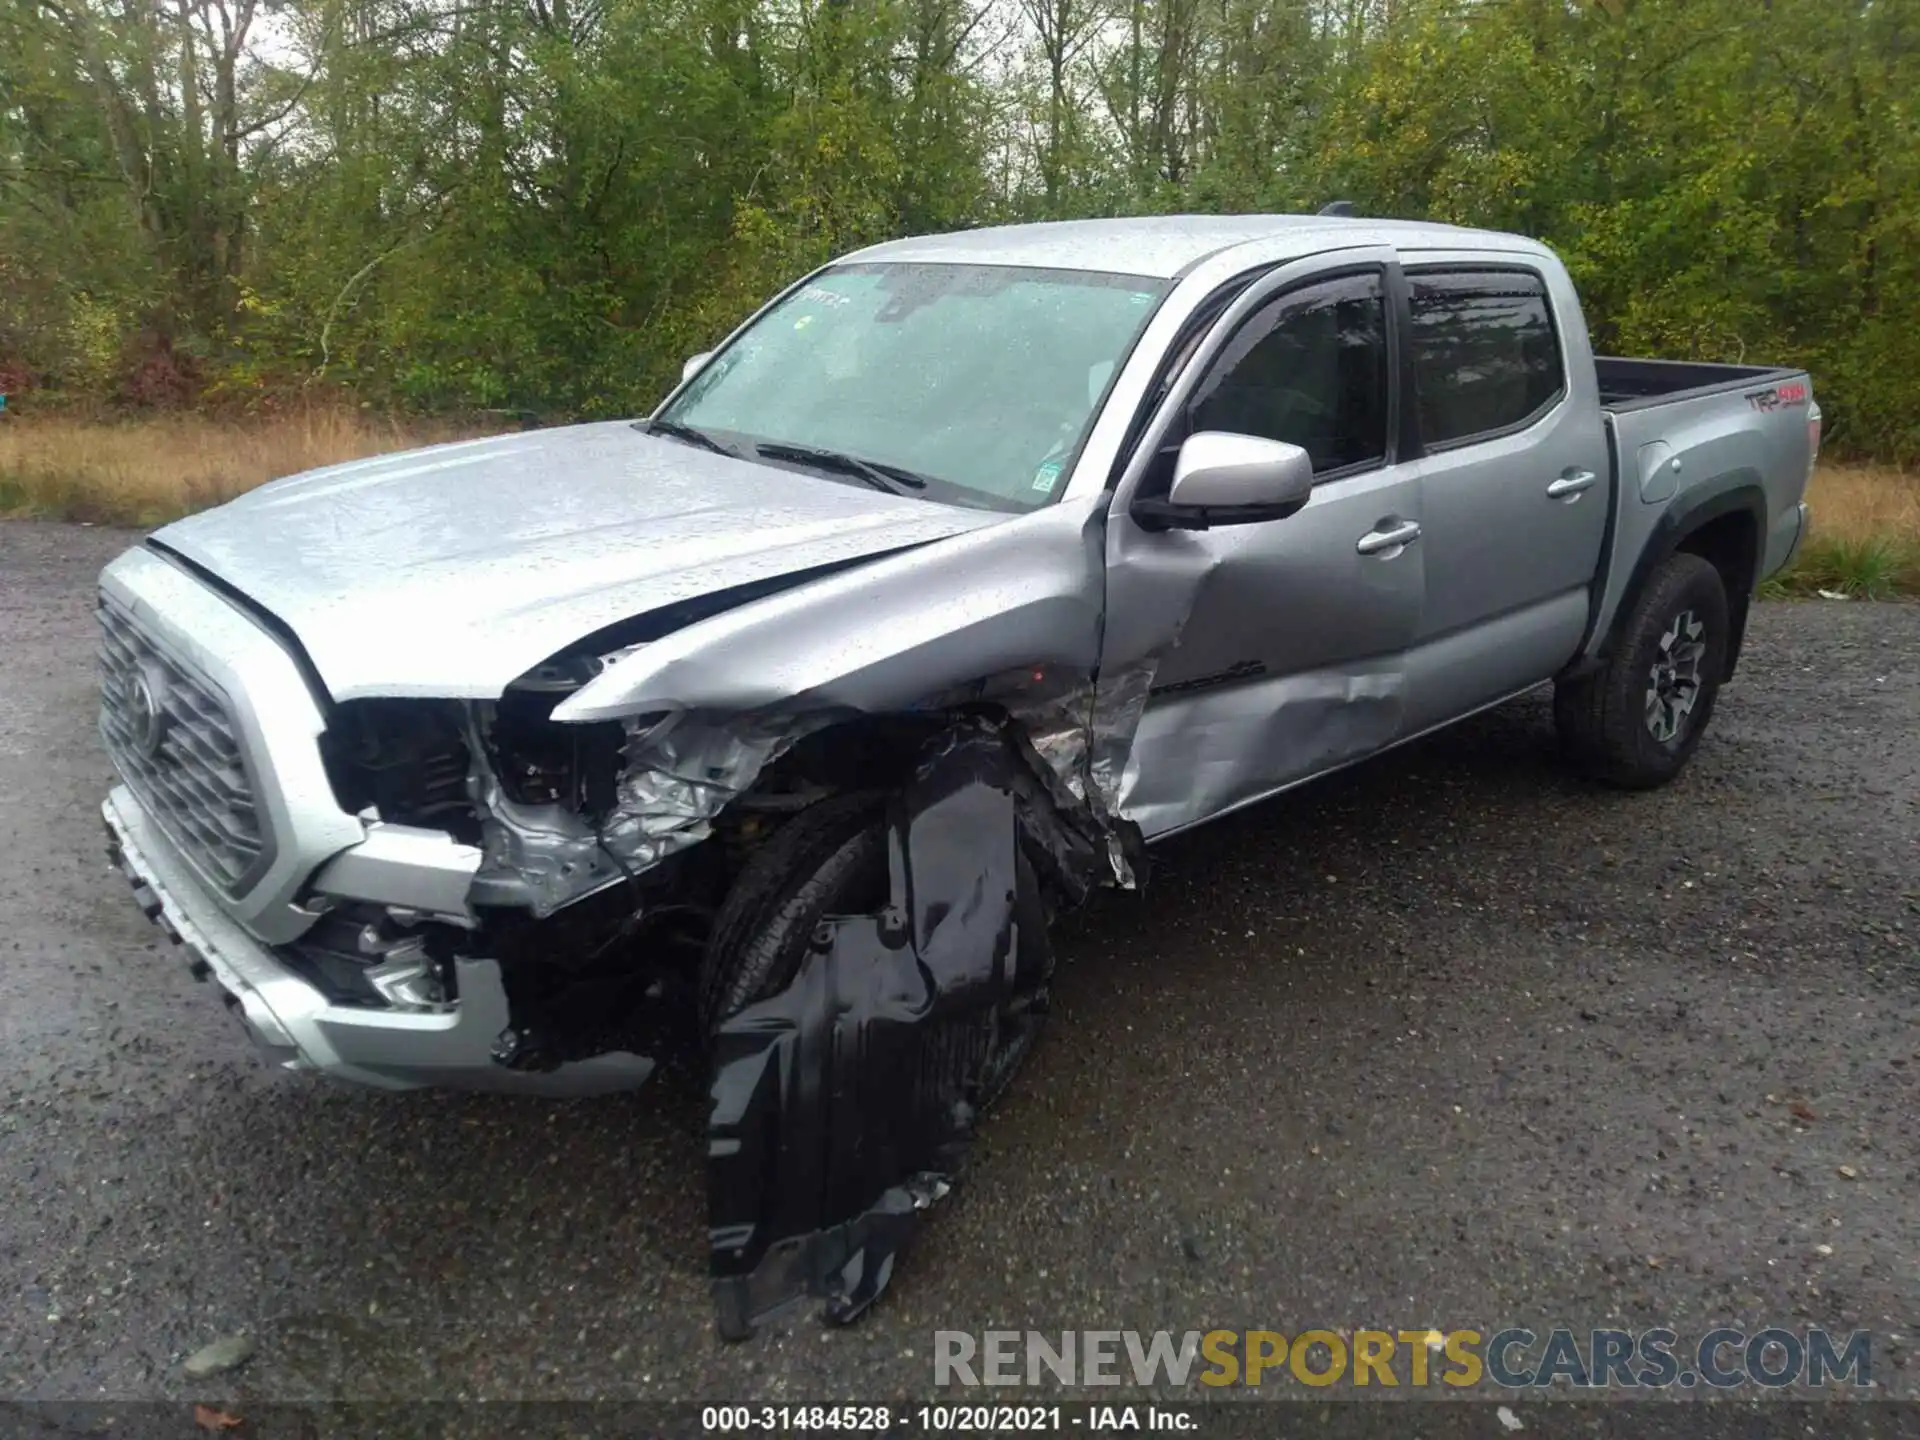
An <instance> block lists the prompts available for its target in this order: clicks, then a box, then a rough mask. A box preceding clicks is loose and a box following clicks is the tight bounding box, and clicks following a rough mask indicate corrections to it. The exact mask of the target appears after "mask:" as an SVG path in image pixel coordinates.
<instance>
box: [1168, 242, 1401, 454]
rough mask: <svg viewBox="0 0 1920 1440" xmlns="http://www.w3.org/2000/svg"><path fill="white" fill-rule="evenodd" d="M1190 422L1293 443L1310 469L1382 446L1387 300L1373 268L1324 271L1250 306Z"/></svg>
mask: <svg viewBox="0 0 1920 1440" xmlns="http://www.w3.org/2000/svg"><path fill="white" fill-rule="evenodd" d="M1189 417H1190V418H1189V428H1190V429H1191V430H1195V431H1198V430H1225V431H1228V432H1229V433H1231V434H1234V435H1257V436H1260V437H1262V438H1263V439H1267V440H1284V441H1286V442H1287V443H1288V444H1291V445H1298V446H1299V447H1300V448H1301V449H1303V450H1305V451H1306V452H1307V453H1308V454H1309V455H1311V456H1312V457H1313V469H1314V473H1315V474H1320V473H1322V472H1325V471H1329V470H1344V469H1346V468H1347V467H1348V466H1353V465H1366V464H1374V463H1378V462H1379V461H1380V460H1382V459H1384V458H1385V457H1386V453H1387V320H1386V303H1385V300H1384V298H1383V292H1382V290H1381V285H1380V278H1379V277H1378V276H1376V275H1355V276H1352V277H1349V278H1347V279H1342V280H1329V281H1326V282H1324V283H1322V284H1318V285H1310V286H1308V287H1306V288H1305V289H1302V290H1295V291H1292V292H1291V293H1289V294H1287V295H1283V296H1281V297H1280V298H1279V299H1278V300H1276V301H1274V302H1273V304H1271V305H1269V306H1267V307H1266V308H1265V309H1264V310H1260V311H1258V312H1256V313H1255V314H1254V315H1253V316H1252V317H1251V318H1250V319H1249V320H1248V321H1247V322H1246V323H1245V324H1244V325H1242V326H1241V327H1240V329H1239V330H1238V331H1237V332H1236V333H1235V334H1234V336H1233V338H1232V339H1231V340H1230V341H1228V342H1227V348H1226V349H1225V350H1224V351H1222V352H1221V355H1220V358H1219V359H1218V360H1216V361H1215V362H1214V365H1213V369H1212V371H1211V372H1210V373H1209V374H1208V376H1207V378H1206V379H1205V380H1204V381H1202V382H1201V385H1200V388H1199V390H1198V391H1197V392H1196V393H1195V395H1194V400H1193V404H1192V406H1191V407H1190V410H1189Z"/></svg>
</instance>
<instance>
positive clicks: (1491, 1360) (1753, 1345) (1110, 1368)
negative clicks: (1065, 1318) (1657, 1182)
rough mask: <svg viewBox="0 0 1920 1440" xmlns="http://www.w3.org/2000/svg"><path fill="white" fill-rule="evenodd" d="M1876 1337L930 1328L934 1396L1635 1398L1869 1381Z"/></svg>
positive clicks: (1767, 1332) (1812, 1332) (1811, 1331)
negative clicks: (1599, 1394)
mask: <svg viewBox="0 0 1920 1440" xmlns="http://www.w3.org/2000/svg"><path fill="white" fill-rule="evenodd" d="M1872 1348H1873V1347H1872V1336H1871V1334H1870V1333H1869V1332H1867V1331H1864V1330H1855V1331H1851V1332H1849V1333H1848V1334H1847V1335H1845V1336H1844V1337H1840V1336H1836V1335H1833V1334H1831V1333H1829V1332H1828V1331H1826V1330H1823V1329H1819V1328H1817V1327H1816V1328H1808V1329H1803V1330H1788V1329H1784V1328H1781V1327H1767V1328H1764V1329H1760V1330H1755V1331H1752V1332H1748V1331H1745V1330H1736V1329H1731V1328H1726V1327H1722V1328H1719V1329H1714V1330H1709V1331H1707V1332H1706V1333H1704V1334H1702V1335H1701V1336H1699V1337H1698V1338H1697V1339H1694V1340H1682V1338H1681V1337H1680V1336H1679V1335H1678V1334H1677V1333H1676V1332H1675V1331H1672V1330H1668V1329H1660V1328H1656V1329H1651V1330H1643V1331H1641V1332H1640V1333H1639V1334H1637V1335H1636V1334H1634V1333H1633V1332H1632V1331H1630V1330H1584V1331H1575V1330H1569V1329H1557V1330H1548V1331H1544V1332H1535V1331H1533V1330H1528V1329H1521V1328H1511V1329H1506V1330H1497V1331H1494V1332H1492V1333H1491V1334H1485V1333H1483V1332H1481V1331H1479V1330H1367V1329H1357V1330H1352V1331H1334V1330H1302V1331H1300V1332H1298V1333H1297V1334H1294V1335H1291V1336H1289V1335H1286V1334H1283V1333H1282V1332H1280V1331H1278V1330H1208V1331H1204V1332H1203V1331H1199V1330H1187V1331H1184V1332H1182V1333H1180V1334H1179V1335H1175V1334H1174V1333H1173V1332H1171V1331H1167V1330H1155V1331H1152V1332H1150V1333H1149V1332H1142V1331H1138V1330H1059V1331H1039V1330H1027V1331H1020V1330H984V1331H980V1332H978V1333H976V1332H973V1331H967V1330H936V1331H935V1332H934V1336H933V1379H934V1383H935V1384H936V1385H958V1386H978V1385H1036V1386H1037V1385H1053V1386H1060V1385H1067V1386H1083V1385H1126V1384H1134V1385H1139V1386H1143V1387H1144V1386H1149V1385H1175V1386H1180V1385H1191V1384H1200V1385H1207V1386H1215V1387H1218V1386H1223V1385H1282V1384H1298V1385H1312V1386H1322V1387H1324V1386H1328V1385H1340V1384H1347V1385H1354V1386H1382V1387H1394V1388H1398V1387H1402V1386H1410V1387H1414V1388H1420V1387H1423V1386H1434V1385H1444V1386H1451V1387H1454V1388H1456V1389H1466V1388H1471V1387H1473V1386H1480V1385H1493V1386H1500V1387H1502V1388H1505V1389H1509V1390H1522V1389H1544V1388H1547V1387H1550V1386H1555V1385H1559V1386H1565V1387H1568V1388H1572V1389H1580V1390H1587V1389H1598V1390H1639V1389H1666V1388H1668V1387H1678V1388H1681V1389H1692V1388H1694V1387H1696V1386H1704V1387H1707V1388H1709V1389H1713V1390H1729V1389H1734V1388H1737V1387H1740V1386H1745V1385H1757V1386H1762V1387H1766V1388H1769V1389H1774V1388H1779V1387H1782V1386H1788V1385H1805V1386H1813V1387H1819V1386H1826V1385H1830V1384H1836V1383H1837V1384H1844V1385H1850V1386H1855V1387H1861V1388H1864V1387H1867V1386H1871V1385H1872V1383H1873V1354H1872Z"/></svg>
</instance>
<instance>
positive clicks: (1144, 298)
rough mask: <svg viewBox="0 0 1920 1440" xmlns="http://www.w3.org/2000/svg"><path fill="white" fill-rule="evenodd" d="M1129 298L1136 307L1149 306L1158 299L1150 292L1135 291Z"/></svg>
mask: <svg viewBox="0 0 1920 1440" xmlns="http://www.w3.org/2000/svg"><path fill="white" fill-rule="evenodd" d="M1131 298H1132V300H1133V303H1134V304H1136V305H1151V304H1152V303H1153V302H1154V301H1156V300H1158V299H1159V298H1160V297H1159V296H1158V295H1157V294H1155V293H1154V292H1153V291H1151V290H1136V291H1134V292H1133V295H1132V297H1131Z"/></svg>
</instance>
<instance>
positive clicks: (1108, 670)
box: [1101, 261, 1426, 836]
mask: <svg viewBox="0 0 1920 1440" xmlns="http://www.w3.org/2000/svg"><path fill="white" fill-rule="evenodd" d="M1390 268H1391V267H1390V263H1389V262H1385V261H1382V262H1379V263H1359V264H1354V265H1351V266H1346V267H1342V269H1341V271H1340V272H1339V273H1332V272H1329V271H1327V270H1326V268H1325V267H1324V263H1323V265H1322V268H1321V270H1320V273H1318V274H1316V275H1310V276H1307V277H1303V278H1295V279H1292V280H1290V281H1289V280H1288V279H1286V278H1285V276H1284V275H1282V276H1280V277H1276V278H1275V279H1273V280H1270V281H1269V282H1267V283H1266V284H1264V285H1261V286H1256V287H1255V288H1254V289H1253V290H1251V291H1249V293H1247V294H1246V295H1243V296H1242V297H1241V298H1240V299H1239V300H1238V301H1236V302H1235V304H1234V305H1233V306H1232V307H1231V308H1230V309H1229V310H1228V312H1227V313H1226V315H1225V316H1224V317H1223V318H1222V319H1221V321H1220V322H1219V324H1218V325H1216V326H1215V327H1214V328H1213V330H1212V331H1211V332H1210V333H1209V334H1208V335H1207V336H1206V337H1205V339H1204V340H1203V341H1201V342H1200V345H1199V349H1198V351H1197V352H1196V357H1195V359H1194V361H1193V363H1192V364H1191V365H1190V366H1189V367H1188V373H1187V375H1186V376H1185V377H1184V378H1183V379H1182V380H1181V381H1180V382H1179V383H1177V384H1176V385H1175V387H1174V389H1173V391H1172V392H1171V394H1170V395H1169V398H1168V400H1167V402H1166V407H1165V408H1164V409H1163V413H1162V415H1161V416H1160V417H1158V419H1156V421H1155V423H1154V426H1153V427H1152V428H1150V429H1149V430H1148V432H1147V438H1146V442H1145V443H1147V444H1150V445H1152V446H1153V458H1152V460H1151V461H1150V462H1147V463H1145V464H1144V465H1140V466H1136V467H1135V468H1134V470H1133V471H1131V472H1130V473H1129V480H1128V483H1123V485H1122V486H1121V488H1120V490H1119V492H1118V494H1117V495H1116V497H1115V501H1114V505H1113V510H1112V514H1111V519H1110V522H1109V528H1108V542H1107V545H1108V549H1107V628H1106V638H1105V644H1104V648H1103V653H1102V658H1101V685H1102V689H1103V691H1106V692H1108V693H1109V694H1113V693H1124V692H1125V690H1126V688H1127V687H1128V686H1129V685H1130V684H1137V682H1138V681H1140V680H1142V679H1145V680H1146V681H1147V683H1148V685H1149V687H1150V688H1149V689H1148V694H1147V699H1146V709H1145V712H1144V714H1143V715H1142V716H1141V718H1140V721H1139V727H1138V730H1137V732H1136V733H1135V736H1134V740H1133V745H1132V750H1131V755H1130V757H1129V759H1128V762H1127V765H1126V769H1125V772H1124V778H1123V781H1122V784H1121V788H1120V808H1121V810H1122V812H1123V813H1124V814H1126V815H1127V816H1128V817H1129V818H1131V819H1133V820H1135V821H1137V822H1138V823H1139V824H1140V826H1141V828H1142V829H1143V830H1144V831H1145V832H1146V833H1147V834H1148V835H1149V836H1154V835H1159V834H1165V833H1167V832H1169V831H1172V830H1175V829H1179V828H1181V827H1182V826H1185V825H1190V824H1193V823H1195V822H1197V821H1200V820H1204V819H1207V818H1210V817H1211V816H1213V815H1217V814H1220V813H1221V812H1223V811H1226V810H1229V809H1232V808H1234V807H1235V806H1238V805H1241V804H1244V803H1246V802H1248V801H1250V800H1255V799H1258V798H1259V797H1261V796H1263V795H1267V794H1271V793H1272V792H1273V791H1275V790H1277V789H1280V788H1282V787H1284V786H1286V785H1288V784H1290V783H1292V782H1294V781H1297V780H1301V779H1304V778H1306V777H1307V776H1309V775H1313V774H1316V773H1319V772H1320V771H1323V770H1327V769H1330V768H1333V767H1334V766H1337V765H1340V764H1343V763H1346V762H1347V761H1350V760H1354V759H1357V758H1360V757H1361V756H1364V755H1367V754H1371V753H1372V752H1374V751H1376V750H1379V749H1381V748H1382V747H1384V746H1386V745H1389V744H1391V743H1392V742H1393V741H1394V740H1395V739H1397V738H1398V737H1399V735H1400V733H1401V731H1402V729H1403V725H1404V721H1405V707H1406V695H1405V691H1406V678H1405V652H1406V650H1407V648H1408V646H1409V645H1410V644H1411V643H1412V641H1413V638H1414V635H1415V633H1416V631H1417V629H1418V625H1419V618H1420V607H1421V601H1422V596H1423V595H1424V593H1425V588H1426V585H1425V576H1424V574H1423V571H1422V560H1421V548H1422V547H1421V545H1420V544H1419V542H1418V536H1419V526H1420V518H1421V502H1420V482H1419V478H1418V475H1417V474H1416V473H1415V472H1414V470H1413V469H1412V468H1411V467H1410V466H1405V465H1402V464H1400V463H1398V461H1397V457H1396V453H1395V450H1396V446H1395V437H1396V436H1397V434H1398V426H1397V424H1396V417H1397V406H1398V401H1399V397H1398V393H1397V392H1398V384H1397V378H1396V372H1397V369H1398V367H1397V366H1396V365H1395V364H1394V363H1393V357H1394V355H1395V353H1396V352H1395V349H1394V346H1395V344H1396V340H1395V336H1394V323H1395V322H1394V320H1393V317H1392V315H1391V313H1390V306H1389V304H1388V302H1387V294H1388V287H1387V280H1388V274H1389V272H1390ZM1202 430H1211V431H1226V432H1229V433H1233V434H1242V435H1255V436H1261V437H1265V438H1268V439H1274V440H1284V441H1287V442H1290V443H1292V444H1296V445H1299V446H1301V447H1303V448H1304V449H1305V450H1307V452H1308V453H1309V454H1310V455H1311V456H1312V457H1313V462H1314V471H1315V485H1314V491H1313V495H1312V497H1311V499H1310V500H1309V501H1308V503H1307V505H1306V507H1305V508H1304V509H1302V510H1300V511H1298V512H1297V513H1295V514H1293V515H1291V516H1289V517H1287V518H1286V519H1284V520H1274V521H1265V522H1259V523H1254V524H1245V525H1234V526H1222V527H1218V528H1215V529H1211V530H1203V531H1185V530H1167V531H1154V530H1149V529H1145V528H1142V527H1141V526H1140V525H1139V524H1137V523H1136V522H1135V521H1134V520H1133V519H1132V518H1131V516H1130V515H1129V513H1128V509H1127V507H1128V504H1129V502H1130V500H1131V499H1132V498H1133V497H1134V496H1136V495H1154V494H1164V493H1165V491H1166V488H1167V486H1168V484H1169V483H1170V481H1171V476H1172V470H1173V461H1174V458H1175V456H1176V455H1177V454H1178V451H1179V447H1180V443H1181V441H1183V440H1184V439H1185V438H1186V436H1188V435H1190V434H1194V433H1198V432H1199V431H1202ZM1149 671H1150V675H1149V673H1148V672H1149Z"/></svg>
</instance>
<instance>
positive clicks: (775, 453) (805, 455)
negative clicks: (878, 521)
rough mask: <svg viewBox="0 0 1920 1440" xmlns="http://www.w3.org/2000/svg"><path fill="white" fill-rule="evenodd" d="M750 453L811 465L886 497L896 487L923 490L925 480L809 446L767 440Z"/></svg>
mask: <svg viewBox="0 0 1920 1440" xmlns="http://www.w3.org/2000/svg"><path fill="white" fill-rule="evenodd" d="M753 450H754V453H755V454H756V455H758V456H760V458H761V459H763V460H791V461H793V462H794V463H795V464H796V465H814V466H817V467H819V468H820V469H822V470H835V471H838V472H839V473H840V474H842V475H852V476H854V477H855V478H856V479H860V480H864V481H866V482H867V483H868V484H869V485H871V486H873V488H874V489H876V490H884V491H886V492H887V493H888V494H889V495H898V494H899V493H900V487H901V486H903V485H904V486H906V488H907V489H909V490H924V489H926V488H927V481H926V477H925V476H923V475H916V474H914V473H913V471H911V470H903V469H902V468H901V467H900V466H898V465H889V464H887V463H886V462H885V461H882V460H862V459H861V458H860V457H859V456H858V455H848V454H844V453H843V452H841V451H839V450H819V449H815V448H814V447H813V446H811V445H790V444H788V443H787V442H786V441H784V440H767V441H763V442H762V443H760V444H758V445H755V446H754V447H753Z"/></svg>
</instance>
